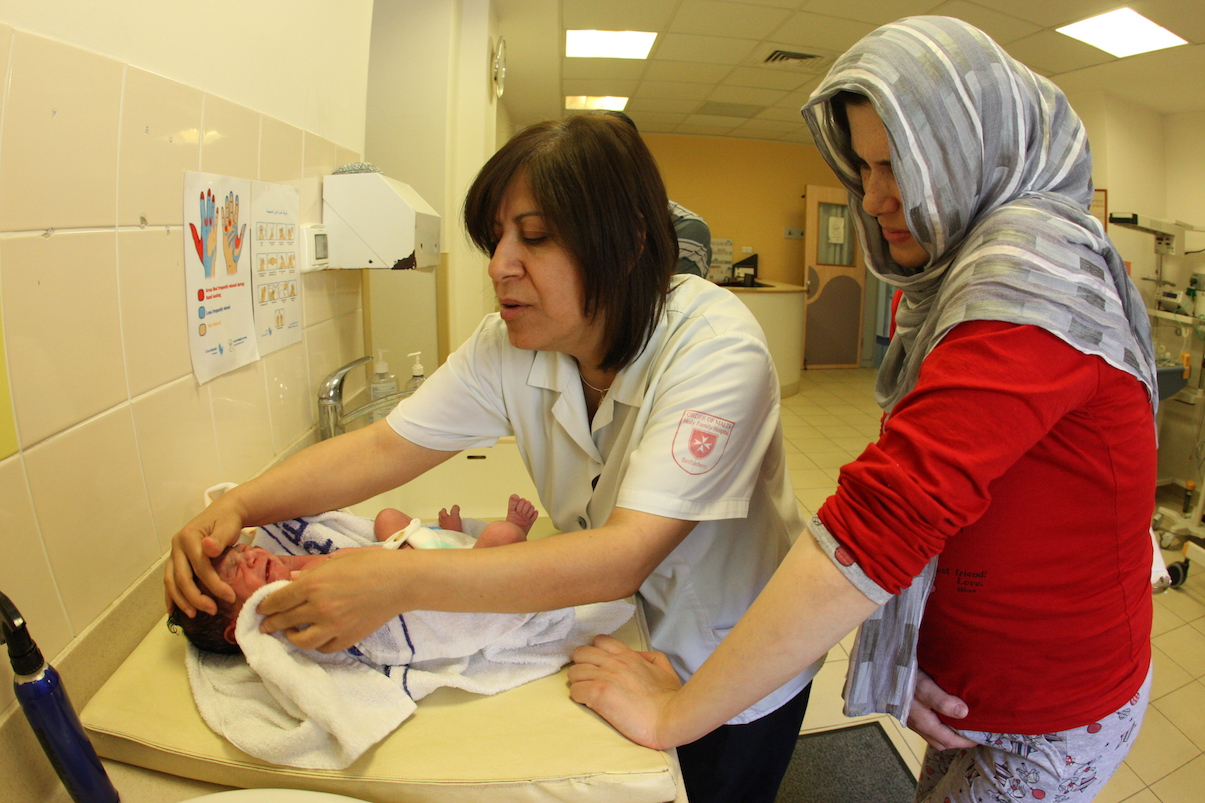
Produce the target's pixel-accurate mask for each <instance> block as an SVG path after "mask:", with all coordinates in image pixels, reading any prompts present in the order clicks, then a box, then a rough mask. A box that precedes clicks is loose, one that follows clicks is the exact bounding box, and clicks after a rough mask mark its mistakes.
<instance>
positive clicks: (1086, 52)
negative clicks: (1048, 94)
mask: <svg viewBox="0 0 1205 803" xmlns="http://www.w3.org/2000/svg"><path fill="white" fill-rule="evenodd" d="M1005 49H1006V50H1007V51H1008V52H1009V54H1010V55H1011V56H1012V57H1013V58H1015V59H1017V60H1018V61H1020V62H1021V63H1022V64H1024V65H1026V66H1027V67H1030V68H1031V69H1033V70H1045V71H1047V72H1048V74H1052V75H1058V74H1059V73H1064V72H1070V71H1071V70H1081V69H1083V68H1085V67H1091V66H1093V65H1096V64H1104V63H1105V62H1107V61H1115V59H1114V57H1113V56H1110V55H1109V54H1108V53H1106V52H1105V51H1103V50H1099V49H1097V48H1095V47H1092V45H1086V44H1084V43H1083V42H1077V41H1076V40H1074V39H1072V38H1071V37H1069V36H1064V35H1063V34H1061V33H1056V32H1055V31H1039V32H1038V33H1035V34H1033V35H1032V36H1026V37H1025V38H1024V39H1018V40H1017V41H1015V42H1011V43H1009V45H1008V46H1007V47H1006V48H1005Z"/></svg>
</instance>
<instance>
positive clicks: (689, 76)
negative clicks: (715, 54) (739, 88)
mask: <svg viewBox="0 0 1205 803" xmlns="http://www.w3.org/2000/svg"><path fill="white" fill-rule="evenodd" d="M646 64H647V67H646V68H645V70H644V79H645V80H646V81H689V82H692V83H709V84H710V83H717V84H718V83H719V82H720V81H722V80H724V79H725V78H726V77H727V76H728V74H729V73H731V72H732V71H733V69H732V66H731V65H728V64H700V63H699V62H697V61H664V60H662V59H652V60H650V61H648V62H646Z"/></svg>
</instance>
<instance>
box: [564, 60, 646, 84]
mask: <svg viewBox="0 0 1205 803" xmlns="http://www.w3.org/2000/svg"><path fill="white" fill-rule="evenodd" d="M647 66H648V62H647V61H646V60H644V59H569V58H565V59H561V78H619V79H627V80H633V79H638V78H640V77H641V76H642V75H643V74H644V70H645V67H647Z"/></svg>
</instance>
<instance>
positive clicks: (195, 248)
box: [184, 172, 259, 382]
mask: <svg viewBox="0 0 1205 803" xmlns="http://www.w3.org/2000/svg"><path fill="white" fill-rule="evenodd" d="M250 198H251V182H250V180H248V179H239V178H230V177H229V176H217V175H212V174H209V173H194V172H187V173H185V174H184V221H185V223H187V224H188V230H189V232H190V233H191V234H192V244H191V246H190V245H189V243H187V242H185V245H184V272H185V286H186V288H187V293H188V295H187V299H186V304H187V309H188V320H189V348H190V351H191V353H192V369H193V374H195V375H196V377H197V381H198V382H208V381H209V380H210V379H213V378H214V377H215V376H220V375H221V374H224V373H226V372H228V371H233V370H234V369H236V368H239V367H240V366H243V365H246V364H248V363H251V362H255V361H256V360H258V359H259V347H258V344H257V342H256V338H255V313H254V310H253V307H252V301H251V271H250V269H249V267H248V265H247V264H246V263H247V262H249V261H250V260H243V264H240V260H241V258H242V254H243V243H244V238H245V236H246V233H247V224H246V222H244V221H242V220H240V219H239V217H240V212H239V206H240V202H241V201H242V200H243V199H250ZM219 199H220V204H219ZM219 239H220V241H221V245H220V246H219V245H218V242H219ZM219 248H220V249H221V256H220V257H219V255H218V251H219ZM218 265H225V270H224V271H221V270H219V269H218V268H217V266H218Z"/></svg>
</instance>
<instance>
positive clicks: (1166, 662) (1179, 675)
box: [1151, 647, 1193, 700]
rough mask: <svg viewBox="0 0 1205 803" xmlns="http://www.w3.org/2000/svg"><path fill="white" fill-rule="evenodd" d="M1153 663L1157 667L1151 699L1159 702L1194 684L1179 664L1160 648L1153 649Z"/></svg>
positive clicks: (1152, 682) (1152, 684) (1152, 681)
mask: <svg viewBox="0 0 1205 803" xmlns="http://www.w3.org/2000/svg"><path fill="white" fill-rule="evenodd" d="M1151 663H1153V664H1154V665H1155V677H1154V678H1153V679H1152V680H1151V699H1152V700H1159V699H1162V698H1163V697H1164V696H1165V695H1167V694H1170V693H1171V692H1173V691H1175V690H1176V689H1178V688H1180V687H1181V686H1184V685H1185V684H1187V683H1192V682H1193V676H1192V675H1190V674H1188V672H1187V671H1185V670H1184V669H1183V668H1182V667H1181V666H1180V665H1179V664H1177V663H1176V662H1175V661H1173V660H1172V659H1171V658H1168V657H1167V653H1165V652H1163V650H1161V649H1159V648H1158V647H1152V648H1151Z"/></svg>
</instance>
